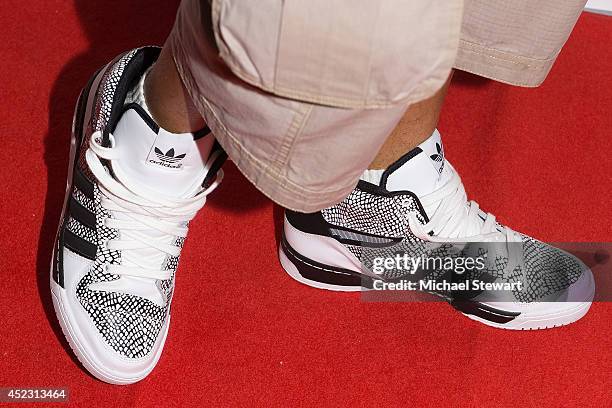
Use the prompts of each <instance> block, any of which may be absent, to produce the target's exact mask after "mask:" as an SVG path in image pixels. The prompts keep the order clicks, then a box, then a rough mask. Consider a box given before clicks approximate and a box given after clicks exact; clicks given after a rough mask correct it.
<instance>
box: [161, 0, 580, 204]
mask: <svg viewBox="0 0 612 408" xmlns="http://www.w3.org/2000/svg"><path fill="white" fill-rule="evenodd" d="M584 3H585V0H539V1H531V0H512V1H507V0H466V1H462V0H411V1H400V0H381V1H372V0H334V1H329V0H308V1H301V0H284V1H283V0H258V1H252V2H251V1H240V0H212V1H206V0H183V1H182V3H181V6H180V8H179V11H178V14H177V19H176V22H175V25H174V28H173V30H172V33H171V35H170V37H169V39H168V45H169V46H170V47H171V49H172V53H173V56H174V60H175V62H176V65H177V68H178V70H179V72H180V75H181V77H182V79H183V82H184V84H185V86H186V87H187V89H188V91H189V93H190V95H191V97H192V99H193V101H194V103H195V105H196V106H197V108H198V110H199V111H200V112H201V113H202V115H203V116H204V117H205V119H206V121H207V123H208V125H209V127H210V128H211V129H212V131H213V133H214V134H215V137H216V138H217V140H218V141H219V143H220V144H221V145H222V146H223V148H224V149H225V150H226V151H227V153H228V155H229V157H230V158H231V159H232V160H233V161H234V162H235V164H236V166H237V167H238V168H239V169H240V170H241V171H242V173H243V174H244V175H245V176H246V177H247V178H248V179H249V180H250V181H251V182H252V183H253V184H254V185H255V186H256V187H257V188H259V189H260V190H261V191H262V192H263V193H264V194H266V195H267V196H268V197H270V198H271V199H272V200H274V201H276V202H277V203H279V204H280V205H282V206H285V207H288V208H290V209H294V210H298V211H304V212H311V211H316V210H319V209H321V208H324V207H327V206H329V205H332V204H334V203H336V202H338V201H340V200H342V199H343V198H344V197H346V196H347V195H348V194H349V193H350V191H351V190H352V189H353V187H354V186H355V184H356V183H357V180H358V179H359V177H360V175H361V174H362V172H363V170H364V169H366V168H367V167H368V165H369V164H370V163H371V161H372V160H373V158H374V157H375V156H376V154H377V152H378V150H379V148H380V146H381V145H382V144H383V142H384V141H385V138H386V137H387V136H388V135H389V133H390V132H391V130H392V129H393V128H394V126H395V125H396V124H397V122H398V121H399V119H400V118H401V116H402V115H403V113H404V112H405V110H406V109H407V107H408V106H409V105H410V104H412V103H415V102H417V101H420V100H423V99H425V98H428V97H430V96H431V95H433V94H434V93H435V92H436V91H437V90H438V89H439V88H440V87H441V86H442V85H443V84H444V82H445V81H446V79H447V77H448V75H449V73H450V70H451V69H452V68H453V67H456V68H458V69H461V70H465V71H469V72H472V73H475V74H478V75H481V76H484V77H487V78H491V79H495V80H497V81H501V82H506V83H509V84H513V85H519V86H537V85H539V84H540V83H541V82H542V81H543V80H544V78H545V77H546V75H547V74H548V72H549V70H550V68H551V67H552V64H553V62H554V61H555V58H556V57H557V54H558V53H559V51H560V50H561V47H562V46H563V44H564V43H565V41H566V40H567V38H568V36H569V34H570V32H571V30H572V28H573V26H574V24H575V22H576V20H577V18H578V16H579V15H580V12H581V11H582V8H583V7H584Z"/></svg>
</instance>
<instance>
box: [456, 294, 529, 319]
mask: <svg viewBox="0 0 612 408" xmlns="http://www.w3.org/2000/svg"><path fill="white" fill-rule="evenodd" d="M450 305H451V306H452V307H454V308H455V309H457V310H459V311H460V312H462V313H465V314H468V315H472V316H477V317H480V318H481V319H485V320H488V321H490V322H494V323H500V324H504V323H508V322H510V321H512V320H514V319H516V317H517V316H519V315H520V314H521V313H520V312H509V311H507V310H501V309H496V308H494V307H491V306H487V305H485V304H482V303H480V302H476V301H473V300H467V299H454V300H453V301H451V302H450Z"/></svg>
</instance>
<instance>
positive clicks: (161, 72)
mask: <svg viewBox="0 0 612 408" xmlns="http://www.w3.org/2000/svg"><path fill="white" fill-rule="evenodd" d="M144 94H145V98H146V102H147V107H148V108H149V110H150V111H151V115H153V118H154V119H155V121H156V122H157V123H158V124H159V125H160V126H161V127H162V128H164V129H166V130H167V131H169V132H172V133H187V132H195V131H197V130H200V129H202V128H203V127H204V125H205V122H204V118H202V116H201V115H200V113H199V112H198V110H197V109H196V107H195V106H194V105H193V102H192V101H191V97H190V96H189V94H188V93H187V90H186V89H185V86H184V85H183V81H182V80H181V78H180V76H179V73H178V71H177V69H176V65H175V64H174V59H173V58H172V54H171V52H170V47H168V46H167V45H166V46H165V47H164V48H163V49H162V52H161V55H160V56H159V59H158V60H157V62H156V63H155V65H153V68H152V69H151V71H149V74H148V75H147V77H146V79H145V84H144Z"/></svg>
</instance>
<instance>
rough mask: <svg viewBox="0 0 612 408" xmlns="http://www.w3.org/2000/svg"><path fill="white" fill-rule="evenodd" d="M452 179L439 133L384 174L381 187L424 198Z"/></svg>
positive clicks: (403, 157) (434, 134) (436, 132)
mask: <svg viewBox="0 0 612 408" xmlns="http://www.w3.org/2000/svg"><path fill="white" fill-rule="evenodd" d="M450 176H451V172H450V170H449V169H448V166H447V165H446V160H445V158H444V147H443V146H442V139H441V138H440V133H439V132H438V130H437V129H436V130H435V131H434V132H433V134H432V135H431V136H430V137H429V138H428V139H427V140H425V141H424V142H423V143H421V144H420V145H419V146H417V147H415V148H414V149H412V150H411V151H409V152H408V153H406V154H405V155H404V156H402V157H401V158H400V159H399V160H398V161H396V162H395V163H393V164H392V165H391V166H389V167H388V168H387V169H386V170H385V171H384V172H383V174H382V177H381V179H380V186H381V187H383V188H385V189H386V190H388V191H406V190H407V191H411V192H413V193H414V194H416V195H417V197H422V196H424V195H426V194H429V193H431V192H433V191H434V190H436V189H438V188H440V187H441V186H443V185H444V184H445V183H446V182H447V181H448V180H449V179H450Z"/></svg>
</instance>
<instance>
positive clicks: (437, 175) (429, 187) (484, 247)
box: [279, 131, 595, 329]
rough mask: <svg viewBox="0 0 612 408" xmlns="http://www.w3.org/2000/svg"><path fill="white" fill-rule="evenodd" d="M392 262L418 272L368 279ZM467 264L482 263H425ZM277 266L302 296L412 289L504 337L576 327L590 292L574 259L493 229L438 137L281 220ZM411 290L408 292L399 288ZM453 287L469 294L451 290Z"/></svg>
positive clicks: (585, 272)
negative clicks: (344, 191)
mask: <svg viewBox="0 0 612 408" xmlns="http://www.w3.org/2000/svg"><path fill="white" fill-rule="evenodd" d="M398 254H399V255H407V256H409V257H410V258H411V259H414V260H415V262H417V263H414V264H412V265H413V266H415V265H417V266H415V267H414V268H412V269H411V268H408V269H401V268H398V267H397V266H395V264H389V265H394V266H393V267H392V268H391V269H385V268H378V270H375V268H374V266H380V265H381V263H380V262H379V260H381V259H383V260H384V259H387V258H395V256H396V255H398ZM466 255H471V256H472V259H473V261H471V262H472V263H475V262H476V261H477V258H479V257H480V258H481V265H480V264H479V265H478V267H476V266H475V265H472V266H471V267H470V268H467V269H468V270H467V271H466V268H463V267H462V268H461V269H462V270H458V269H457V267H453V265H452V262H451V263H450V264H448V265H450V268H451V270H449V269H448V268H447V267H446V265H445V266H444V267H443V266H441V262H438V263H437V264H436V262H435V261H432V260H433V259H436V258H437V259H438V260H446V259H447V258H451V259H454V260H456V259H457V258H458V257H463V258H464V259H465V256H466ZM279 256H280V261H281V264H282V266H283V267H284V269H285V271H287V273H288V274H289V275H290V276H292V277H293V278H295V279H296V280H298V281H299V282H302V283H305V284H307V285H310V286H314V287H317V288H322V289H330V290H340V291H358V290H362V288H369V289H381V288H383V289H388V288H400V289H402V290H404V289H409V290H414V289H416V290H419V289H420V290H423V291H427V292H433V293H435V294H437V295H439V296H442V297H443V298H444V299H446V300H448V301H449V302H450V303H451V305H453V306H454V307H455V308H456V309H458V310H460V311H461V312H463V313H464V314H466V315H467V316H468V317H470V318H472V319H474V320H478V321H480V322H482V323H485V324H487V325H490V326H495V327H499V328H506V329H540V328H548V327H554V326H560V325H565V324H569V323H571V322H574V321H576V320H578V319H580V318H581V317H582V316H584V315H585V314H586V313H587V311H588V310H589V307H590V305H591V301H592V299H593V296H594V290H595V284H594V280H593V275H592V273H591V271H590V270H589V269H588V268H587V267H586V266H585V265H584V264H583V263H582V262H581V261H579V260H578V259H577V258H576V257H574V256H572V255H570V254H569V253H567V252H564V251H562V250H560V249H558V248H555V247H552V246H550V245H547V244H545V243H543V242H540V241H538V240H535V239H533V238H530V237H528V236H526V235H524V234H520V233H517V232H515V231H513V230H511V229H510V228H508V227H505V226H502V225H500V224H499V223H497V222H496V221H495V217H494V216H493V215H491V214H487V213H484V212H483V211H481V210H480V209H479V207H478V204H476V203H475V202H473V201H468V200H467V198H466V194H465V190H464V188H463V184H462V183H461V179H460V178H459V176H458V175H457V173H456V172H455V170H454V169H453V167H452V166H451V165H450V163H448V162H447V161H446V160H445V158H444V151H443V148H442V141H441V140H440V135H439V133H438V132H437V131H436V132H434V134H433V135H432V136H431V137H430V138H429V139H428V140H426V141H425V142H423V143H422V144H421V145H420V146H418V147H417V148H415V149H413V150H412V151H410V152H408V153H407V154H406V155H404V156H403V157H402V158H400V159H399V160H398V161H397V162H396V163H394V164H392V165H391V166H389V168H387V169H386V170H380V171H372V170H368V171H366V172H365V173H364V175H363V177H362V180H361V181H360V182H359V183H358V185H357V187H356V188H355V189H354V190H353V192H352V193H351V194H350V195H349V196H348V197H347V198H346V199H344V200H343V201H342V202H340V203H339V204H337V205H335V206H333V207H329V208H326V209H324V210H322V211H320V212H316V213H311V214H302V213H298V212H294V211H286V212H285V226H284V234H283V239H282V243H281V246H280V248H279ZM417 258H421V261H416V259H417ZM426 259H429V260H428V261H426ZM376 262H379V263H378V265H376ZM411 262H412V261H411ZM418 262H421V263H420V264H419V263H418ZM426 262H430V263H426ZM462 262H464V261H463V260H462ZM419 265H420V266H419ZM423 265H426V267H423ZM409 281H414V282H415V285H416V286H412V287H409V286H401V284H402V283H403V284H406V283H407V282H409ZM421 282H423V284H421ZM427 282H430V283H431V282H434V283H435V284H436V285H437V286H432V285H431V284H429V286H428V285H427V284H426V283H427ZM461 282H467V283H466V285H468V286H466V287H461V286H457V285H456V284H459V283H461ZM383 283H395V284H396V285H395V286H389V285H387V286H384V285H383ZM484 283H489V284H493V283H495V285H488V286H487V285H485V286H482V284H484ZM397 284H400V285H397ZM421 285H422V286H421ZM478 285H481V286H478ZM432 287H434V288H435V289H432ZM468 289H469V290H468Z"/></svg>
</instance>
